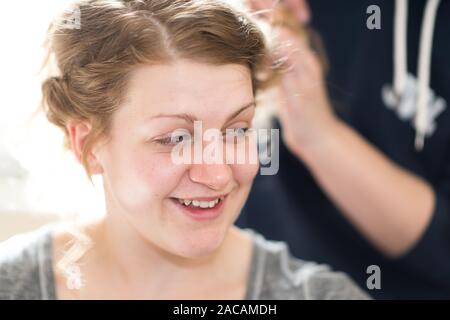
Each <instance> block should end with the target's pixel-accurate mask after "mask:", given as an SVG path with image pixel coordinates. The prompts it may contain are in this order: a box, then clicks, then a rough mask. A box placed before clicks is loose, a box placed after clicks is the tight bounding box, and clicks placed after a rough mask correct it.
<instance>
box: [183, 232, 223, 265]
mask: <svg viewBox="0 0 450 320" xmlns="http://www.w3.org/2000/svg"><path fill="white" fill-rule="evenodd" d="M223 242H224V233H222V232H218V231H216V232H203V233H200V234H197V235H189V236H188V237H186V238H184V239H181V240H180V241H179V243H178V245H177V248H176V249H177V250H176V251H177V252H178V255H180V256H182V257H184V258H188V259H196V258H203V257H207V256H210V255H213V254H214V253H215V252H217V250H218V249H219V248H220V247H221V246H222V244H223Z"/></svg>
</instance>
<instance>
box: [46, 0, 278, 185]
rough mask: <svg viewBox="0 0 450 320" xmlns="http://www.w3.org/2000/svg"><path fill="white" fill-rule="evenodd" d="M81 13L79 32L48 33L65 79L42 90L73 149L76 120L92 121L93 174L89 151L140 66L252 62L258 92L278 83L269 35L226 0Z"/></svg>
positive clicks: (148, 1) (125, 5)
mask: <svg viewBox="0 0 450 320" xmlns="http://www.w3.org/2000/svg"><path fill="white" fill-rule="evenodd" d="M75 8H76V10H77V12H78V14H79V19H80V21H79V23H80V25H79V28H68V27H67V26H64V25H61V24H58V23H53V24H51V25H50V28H49V31H48V53H49V57H51V58H53V60H54V61H55V62H56V67H57V71H58V74H57V75H56V76H51V77H49V78H47V79H46V80H45V81H44V83H43V85H42V94H43V102H42V108H43V110H44V112H45V114H46V116H47V118H48V120H49V121H50V122H51V123H53V124H55V125H56V126H58V127H59V128H61V129H62V130H63V131H64V133H65V142H64V144H65V147H66V148H69V149H70V148H71V145H70V141H69V134H68V132H67V129H66V125H67V123H68V121H69V120H75V121H84V120H88V121H89V122H90V123H91V125H92V129H91V131H90V132H89V134H88V136H87V137H86V140H85V143H84V147H83V150H82V156H81V158H82V164H83V166H84V167H85V170H86V172H87V175H88V176H89V177H90V175H91V174H90V170H89V166H88V164H87V155H88V152H89V151H90V149H91V148H92V146H93V144H94V143H95V142H96V141H98V139H100V138H103V137H107V136H108V130H109V127H110V123H111V118H112V115H113V113H114V111H115V110H116V109H117V108H118V107H119V106H120V104H121V102H122V99H123V97H124V92H125V90H126V85H127V78H128V75H129V74H130V72H131V71H133V70H134V69H135V68H137V67H138V66H140V65H144V64H161V63H170V62H171V61H174V60H176V59H190V60H193V61H196V62H203V63H208V64H214V65H224V64H240V65H245V66H248V67H249V70H250V72H251V77H252V83H253V91H254V93H255V94H256V93H257V92H258V91H259V90H261V89H264V88H266V87H268V86H269V85H270V84H271V83H272V82H273V80H274V79H275V78H276V73H277V68H276V67H273V66H272V65H271V63H270V58H269V52H268V48H267V43H266V39H265V38H264V35H263V33H262V31H261V30H260V29H259V27H258V26H257V25H256V23H255V21H253V20H252V18H251V17H249V16H248V15H247V14H246V13H245V12H242V11H241V10H239V9H236V8H234V7H232V6H230V5H229V4H227V3H226V2H225V1H221V0H87V1H79V2H77V3H75ZM65 15H67V13H66V14H65ZM64 18H66V19H68V17H67V16H64V15H63V16H62V17H60V18H58V19H57V21H62V19H64Z"/></svg>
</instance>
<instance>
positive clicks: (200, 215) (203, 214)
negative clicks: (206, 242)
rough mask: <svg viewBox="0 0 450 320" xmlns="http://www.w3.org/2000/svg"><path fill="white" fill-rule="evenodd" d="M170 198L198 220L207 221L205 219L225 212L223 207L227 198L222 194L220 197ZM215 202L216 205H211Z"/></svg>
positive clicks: (189, 215) (213, 217)
mask: <svg viewBox="0 0 450 320" xmlns="http://www.w3.org/2000/svg"><path fill="white" fill-rule="evenodd" d="M170 200H171V201H172V202H173V203H174V204H175V205H176V206H177V207H178V208H179V209H180V210H181V211H182V212H183V213H184V214H186V215H187V216H188V217H190V218H192V219H194V220H196V221H205V220H212V219H215V218H217V217H218V216H220V215H221V213H222V212H223V207H224V204H225V203H224V202H225V201H226V200H227V199H226V196H220V197H203V198H195V199H193V200H181V199H178V198H171V199H170ZM215 200H218V201H215ZM213 203H214V206H213V207H210V206H211V205H212V204H213ZM186 204H187V205H186ZM207 204H208V206H207ZM201 206H203V207H201ZM206 206H207V207H206Z"/></svg>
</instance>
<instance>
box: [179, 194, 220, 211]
mask: <svg viewBox="0 0 450 320" xmlns="http://www.w3.org/2000/svg"><path fill="white" fill-rule="evenodd" d="M223 199H225V197H220V198H217V199H215V200H212V201H199V200H186V199H178V202H180V203H181V204H183V205H185V206H186V207H188V206H192V207H196V208H202V209H206V208H214V207H215V206H216V205H217V204H218V203H219V201H222V200H223Z"/></svg>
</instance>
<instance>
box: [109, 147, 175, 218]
mask: <svg viewBox="0 0 450 320" xmlns="http://www.w3.org/2000/svg"><path fill="white" fill-rule="evenodd" d="M121 167H122V170H121V174H119V176H120V178H119V179H116V187H117V191H118V192H119V193H120V197H121V198H122V201H121V202H122V203H123V205H124V206H126V207H127V208H128V209H129V210H134V211H141V210H146V209H148V208H149V207H153V208H154V206H155V205H157V204H158V203H161V201H162V200H164V199H165V198H167V197H170V196H171V193H172V192H173V190H174V189H175V188H176V186H177V184H178V181H179V179H180V178H181V175H182V171H183V168H182V166H177V165H174V164H173V163H172V160H171V157H170V154H166V153H152V152H149V151H145V150H144V151H140V152H133V153H132V154H131V155H130V157H127V158H126V159H125V162H124V163H122V166H121Z"/></svg>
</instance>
